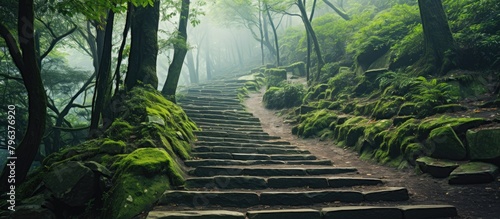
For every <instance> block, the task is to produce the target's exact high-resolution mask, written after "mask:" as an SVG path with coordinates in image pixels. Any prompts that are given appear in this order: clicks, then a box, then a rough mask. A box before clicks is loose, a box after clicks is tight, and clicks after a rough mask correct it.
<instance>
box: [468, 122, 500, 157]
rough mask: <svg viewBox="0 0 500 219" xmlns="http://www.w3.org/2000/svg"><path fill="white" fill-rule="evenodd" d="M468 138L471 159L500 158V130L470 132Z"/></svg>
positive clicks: (490, 129) (475, 130)
mask: <svg viewBox="0 0 500 219" xmlns="http://www.w3.org/2000/svg"><path fill="white" fill-rule="evenodd" d="M466 136H467V144H468V145H469V150H470V159H472V160H486V159H498V158H500V128H489V129H474V130H468V131H467V135H466Z"/></svg>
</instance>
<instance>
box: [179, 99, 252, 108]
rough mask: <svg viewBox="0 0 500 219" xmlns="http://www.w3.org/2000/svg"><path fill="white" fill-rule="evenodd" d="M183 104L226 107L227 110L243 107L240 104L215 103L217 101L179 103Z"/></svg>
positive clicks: (185, 101) (186, 101)
mask: <svg viewBox="0 0 500 219" xmlns="http://www.w3.org/2000/svg"><path fill="white" fill-rule="evenodd" d="M184 104H193V105H194V104H197V105H200V106H218V107H227V108H237V107H243V105H242V104H241V103H229V102H227V103H225V102H217V101H203V100H200V101H195V100H184V101H182V102H180V105H181V106H183V105H184Z"/></svg>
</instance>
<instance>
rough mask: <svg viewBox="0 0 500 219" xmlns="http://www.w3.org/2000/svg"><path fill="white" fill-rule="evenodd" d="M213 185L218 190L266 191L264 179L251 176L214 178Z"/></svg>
mask: <svg viewBox="0 0 500 219" xmlns="http://www.w3.org/2000/svg"><path fill="white" fill-rule="evenodd" d="M213 179H214V182H215V185H217V188H220V189H266V188H267V183H266V179H265V178H262V177H252V176H215V177H213Z"/></svg>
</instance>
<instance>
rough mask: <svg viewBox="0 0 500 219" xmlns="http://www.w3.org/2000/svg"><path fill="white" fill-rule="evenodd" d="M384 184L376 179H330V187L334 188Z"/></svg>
mask: <svg viewBox="0 0 500 219" xmlns="http://www.w3.org/2000/svg"><path fill="white" fill-rule="evenodd" d="M378 184H382V180H380V179H375V178H361V177H330V178H328V185H329V186H330V187H333V188H340V187H350V186H360V185H365V186H367V185H378Z"/></svg>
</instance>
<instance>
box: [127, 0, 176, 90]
mask: <svg viewBox="0 0 500 219" xmlns="http://www.w3.org/2000/svg"><path fill="white" fill-rule="evenodd" d="M132 11H133V13H132V20H131V44H130V56H129V64H128V70H127V77H126V78H125V87H126V89H127V90H130V89H132V88H133V87H134V86H135V85H136V84H137V82H138V81H140V82H142V83H144V84H149V85H151V86H153V87H154V88H157V87H158V76H157V75H156V57H157V56H158V23H159V19H160V1H159V0H156V1H155V2H154V5H153V7H151V6H147V7H142V6H137V7H135V6H134V7H133V9H132ZM181 64H182V62H181Z"/></svg>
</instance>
